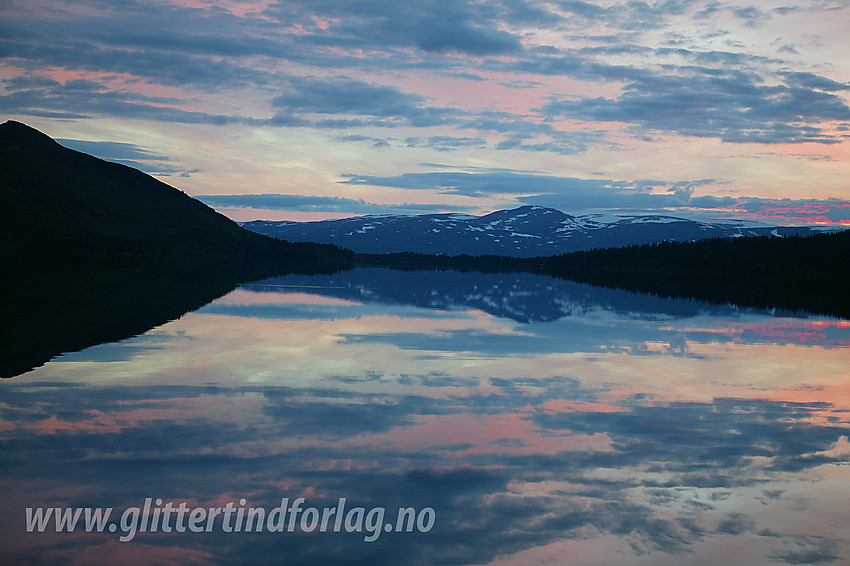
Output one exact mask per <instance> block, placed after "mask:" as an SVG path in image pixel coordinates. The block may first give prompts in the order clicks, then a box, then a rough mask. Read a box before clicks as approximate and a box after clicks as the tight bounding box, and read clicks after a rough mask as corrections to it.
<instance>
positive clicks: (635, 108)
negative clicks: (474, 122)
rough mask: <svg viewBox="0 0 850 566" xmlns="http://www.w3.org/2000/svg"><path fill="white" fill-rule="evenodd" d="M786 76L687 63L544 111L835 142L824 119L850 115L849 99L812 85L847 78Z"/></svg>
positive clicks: (697, 132) (695, 131)
mask: <svg viewBox="0 0 850 566" xmlns="http://www.w3.org/2000/svg"><path fill="white" fill-rule="evenodd" d="M788 79H789V82H791V84H773V85H767V84H762V81H761V79H760V78H759V77H758V76H757V75H754V74H753V73H749V72H745V71H736V70H728V71H724V70H720V69H714V68H708V67H682V68H681V69H680V74H675V75H673V74H653V75H647V76H643V77H638V78H635V79H634V80H631V81H630V83H629V84H628V85H627V87H626V88H625V90H624V92H623V93H622V94H621V95H620V96H618V97H616V98H605V97H596V98H587V97H585V98H581V99H577V100H563V99H562V100H553V101H552V102H550V103H548V104H546V105H544V106H543V107H542V108H540V111H541V112H542V113H543V114H544V115H546V116H551V117H566V118H574V119H581V120H592V121H601V122H626V123H633V124H638V125H639V126H640V127H641V128H643V129H646V130H650V131H673V132H676V133H679V134H683V135H689V136H697V137H717V138H720V139H722V140H723V141H726V142H734V143H745V142H748V143H805V142H817V143H826V144H832V143H838V142H839V141H840V138H838V137H837V136H835V135H834V134H832V133H831V132H830V131H828V130H827V129H825V128H824V127H823V126H821V125H820V124H821V123H823V122H832V121H840V120H850V107H848V106H847V104H846V103H845V102H844V100H843V99H842V98H840V97H838V96H836V95H835V94H832V93H831V92H827V91H825V90H817V89H816V88H815V87H817V88H823V87H826V89H828V90H829V91H834V90H839V89H840V88H841V87H843V86H844V85H842V84H840V83H836V82H835V81H829V80H826V79H822V78H821V77H817V76H814V75H809V74H803V76H798V75H790V76H788Z"/></svg>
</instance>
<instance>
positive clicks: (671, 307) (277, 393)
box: [0, 268, 850, 566]
mask: <svg viewBox="0 0 850 566" xmlns="http://www.w3.org/2000/svg"><path fill="white" fill-rule="evenodd" d="M201 302H204V301H201ZM104 317H108V315H103V316H101V317H100V318H101V319H102V318H104ZM171 318H173V316H172V317H171ZM86 324H88V323H86ZM84 330H85V329H84V328H82V325H81V328H80V332H83V331H84ZM848 368H850V322H848V321H846V320H842V319H836V318H830V317H824V316H814V315H806V314H800V313H792V312H783V311H779V310H757V309H748V308H737V307H734V306H731V305H719V306H718V305H711V304H708V303H702V302H697V301H691V300H684V299H662V298H658V297H653V296H648V295H639V294H634V293H629V292H626V291H620V290H614V289H605V288H596V287H591V286H588V285H582V284H578V283H573V282H569V281H564V280H560V279H554V278H549V277H545V276H539V275H531V274H522V273H513V274H482V273H475V272H468V273H459V272H453V271H445V272H436V271H433V272H431V271H391V270H388V269H377V268H358V269H354V270H351V271H346V272H342V273H337V274H324V275H286V276H280V277H275V278H272V279H266V280H263V281H259V282H254V283H249V284H243V285H240V286H238V287H237V288H235V289H233V290H231V291H229V292H226V293H225V294H224V295H222V296H220V297H218V298H217V299H215V300H213V301H212V302H209V303H208V304H205V305H204V306H201V307H200V308H195V309H194V310H191V311H190V312H187V313H185V314H184V315H183V316H181V317H180V318H177V319H176V320H171V321H170V322H165V323H163V324H159V325H157V326H155V327H153V328H151V329H150V330H148V331H146V332H144V333H141V334H138V335H137V336H133V337H130V338H126V339H123V340H120V341H117V342H108V343H102V344H97V345H92V346H89V347H87V348H84V349H82V350H80V351H76V352H71V353H65V354H62V355H59V356H55V357H53V359H51V360H50V361H49V362H47V363H46V364H44V365H41V366H40V367H36V368H35V369H32V370H30V371H26V372H24V373H22V374H21V375H18V376H16V377H12V378H9V379H4V380H3V381H2V382H0V417H2V420H0V488H2V494H3V499H4V503H5V505H4V509H3V511H2V512H0V532H1V533H2V535H0V536H2V539H0V546H2V547H3V548H4V557H2V558H0V561H4V562H8V563H17V564H26V563H38V564H52V563H56V564H90V563H95V562H97V563H122V564H134V563H135V564H150V563H160V564H210V563H213V564H215V563H221V564H232V563H245V564H376V565H381V564H447V565H450V564H493V565H514V564H516V565H520V564H521V565H533V564H575V565H591V564H599V565H607V564H622V565H653V566H656V565H679V564H683V563H687V564H694V565H700V564H705V565H716V564H718V563H723V564H725V565H734V564H741V565H761V564H846V563H847V561H848V560H850V494H848V486H850V442H848V436H850V412H848V411H850V372H848ZM27 508H29V509H30V511H29V515H28V512H27ZM84 508H90V509H96V508H101V511H104V512H105V508H112V515H111V519H110V521H109V522H104V523H103V528H102V529H101V530H102V531H104V532H85V530H86V529H85V528H84V526H83V523H84V521H85V511H81V512H80V515H79V516H80V519H79V521H78V523H77V525H76V528H75V529H74V530H73V532H67V531H68V530H70V529H68V528H67V524H66V525H65V527H64V528H62V529H60V530H62V531H63V532H56V531H57V528H56V526H55V521H54V518H53V517H50V516H47V515H45V513H47V509H53V512H54V513H59V514H60V515H62V516H63V517H65V515H64V514H65V513H69V515H70V516H72V514H73V513H74V512H76V511H75V510H76V509H84ZM57 509H58V511H57ZM178 509H182V511H179V513H178V511H177V510H178ZM211 510H218V512H217V513H216V512H214V511H211ZM39 512H40V513H41V520H42V528H39V527H38V517H37V516H36V514H37V513H39ZM193 513H194V514H193ZM166 516H167V517H168V518H167V519H166ZM193 517H194V518H193ZM249 518H250V520H249ZM145 523H146V525H145ZM28 526H29V527H30V528H29V529H28ZM154 529H155V532H153V531H154ZM28 530H32V531H33V532H27V531H28ZM39 530H42V531H44V532H38V531H39ZM93 530H96V529H93ZM169 531H170V532H169ZM180 531H182V532H180ZM195 531H200V532H195ZM257 531H260V532H257ZM122 539H123V541H122Z"/></svg>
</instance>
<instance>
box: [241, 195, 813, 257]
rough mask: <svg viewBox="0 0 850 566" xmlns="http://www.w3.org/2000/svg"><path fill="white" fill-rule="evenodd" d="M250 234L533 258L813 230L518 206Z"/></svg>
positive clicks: (373, 248)
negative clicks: (480, 213) (477, 213)
mask: <svg viewBox="0 0 850 566" xmlns="http://www.w3.org/2000/svg"><path fill="white" fill-rule="evenodd" d="M241 225H242V226H243V227H245V228H247V229H248V230H251V231H253V232H257V233H259V234H265V235H267V236H272V237H274V238H280V239H285V240H289V241H295V242H321V243H327V244H336V245H338V246H341V247H344V248H348V249H351V250H354V251H355V252H358V253H379V254H382V253H396V252H415V253H426V254H446V255H460V254H468V255H484V254H493V255H507V256H514V257H535V256H546V255H557V254H563V253H570V252H575V251H582V250H589V249H594V248H610V247H621V246H628V245H634V244H651V243H656V242H662V241H691V240H702V239H707V238H737V237H743V236H768V235H773V236H790V235H810V234H813V233H818V232H820V231H822V230H821V229H819V228H811V227H777V226H764V225H759V224H757V223H753V222H747V221H739V222H733V221H726V222H702V221H696V220H688V219H684V218H676V217H672V216H658V215H653V216H612V215H603V214H587V215H581V216H573V215H570V214H565V213H563V212H561V211H559V210H555V209H552V208H544V207H540V206H522V207H520V208H516V209H513V210H500V211H497V212H493V213H491V214H487V215H485V216H469V215H465V214H424V215H418V216H402V215H390V216H359V217H353V218H343V219H339V220H322V221H319V222H289V221H283V222H273V221H265V220H255V221H252V222H243V223H241Z"/></svg>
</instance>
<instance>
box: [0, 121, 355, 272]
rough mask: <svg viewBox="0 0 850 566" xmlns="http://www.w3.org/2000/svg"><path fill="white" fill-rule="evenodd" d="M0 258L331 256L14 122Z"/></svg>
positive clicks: (2, 159)
mask: <svg viewBox="0 0 850 566" xmlns="http://www.w3.org/2000/svg"><path fill="white" fill-rule="evenodd" d="M0 252H7V253H8V252H18V253H33V252H88V253H122V254H127V253H131V254H154V255H163V254H165V255H195V256H198V255H207V256H240V257H244V256H264V257H275V258H278V259H282V258H294V259H296V260H298V261H305V260H307V261H309V260H310V259H311V258H312V259H317V260H319V259H321V258H322V257H323V256H333V255H334V254H335V253H339V252H340V250H337V249H336V248H332V247H330V246H316V245H312V246H311V245H303V244H301V245H297V246H296V245H292V244H287V243H283V242H280V241H277V240H274V239H271V238H268V237H265V236H261V235H258V234H255V233H252V232H249V231H247V230H245V229H243V228H241V227H239V225H237V224H236V223H235V222H233V221H231V220H230V219H228V218H226V217H225V216H222V215H221V214H219V213H217V212H215V211H214V210H213V209H211V208H210V207H208V206H207V205H205V204H203V203H202V202H200V201H198V200H195V199H193V198H191V197H189V196H188V195H186V194H185V193H183V192H181V191H179V190H177V189H175V188H174V187H171V186H169V185H166V184H165V183H163V182H161V181H158V180H156V179H154V178H153V177H150V176H149V175H146V174H145V173H142V172H141V171H138V170H136V169H133V168H131V167H127V166H125V165H120V164H117V163H110V162H107V161H103V160H101V159H97V158H95V157H92V156H90V155H87V154H84V153H80V152H77V151H74V150H71V149H68V148H65V147H62V146H61V145H59V144H58V143H56V142H55V141H54V140H52V139H51V138H50V137H48V136H47V135H45V134H43V133H41V132H39V131H38V130H35V129H33V128H31V127H29V126H26V125H25V124H21V123H19V122H14V121H8V122H5V123H4V124H2V125H0Z"/></svg>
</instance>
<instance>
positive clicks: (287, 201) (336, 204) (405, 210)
mask: <svg viewBox="0 0 850 566" xmlns="http://www.w3.org/2000/svg"><path fill="white" fill-rule="evenodd" d="M195 198H197V199H198V200H200V201H202V202H205V203H207V204H208V205H210V206H214V207H220V208H255V209H261V210H290V211H298V212H344V213H350V214H423V213H427V212H461V211H467V210H472V209H473V208H475V207H472V206H460V205H443V204H416V203H404V204H375V203H370V202H366V201H364V200H362V199H361V200H355V199H350V198H344V197H324V196H308V195H280V194H264V195H199V196H197V197H195Z"/></svg>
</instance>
